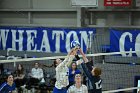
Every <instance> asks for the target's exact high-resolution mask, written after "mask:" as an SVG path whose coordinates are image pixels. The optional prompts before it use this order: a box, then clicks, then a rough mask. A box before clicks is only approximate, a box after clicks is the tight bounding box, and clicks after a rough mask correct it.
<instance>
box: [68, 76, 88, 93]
mask: <svg viewBox="0 0 140 93" xmlns="http://www.w3.org/2000/svg"><path fill="white" fill-rule="evenodd" d="M74 80H75V84H73V85H72V86H70V87H69V88H68V91H67V93H88V88H87V86H86V85H84V84H82V76H81V74H76V75H75V78H74Z"/></svg>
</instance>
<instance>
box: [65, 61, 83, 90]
mask: <svg viewBox="0 0 140 93" xmlns="http://www.w3.org/2000/svg"><path fill="white" fill-rule="evenodd" d="M80 73H81V71H80V70H79V69H78V68H77V65H76V63H75V62H73V63H72V64H71V67H70V68H69V86H71V85H73V84H74V76H75V75H76V74H80ZM69 86H68V88H69Z"/></svg>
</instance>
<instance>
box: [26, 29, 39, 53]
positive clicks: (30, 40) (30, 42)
mask: <svg viewBox="0 0 140 93" xmlns="http://www.w3.org/2000/svg"><path fill="white" fill-rule="evenodd" d="M26 33H27V50H28V51H35V50H37V44H35V42H34V41H35V39H36V38H37V31H36V30H26ZM32 47H33V48H32Z"/></svg>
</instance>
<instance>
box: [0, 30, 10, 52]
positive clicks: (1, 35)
mask: <svg viewBox="0 0 140 93" xmlns="http://www.w3.org/2000/svg"><path fill="white" fill-rule="evenodd" d="M8 32H9V30H6V29H0V44H2V45H0V46H1V47H3V50H5V49H6V42H7V37H8ZM1 42H2V43H1Z"/></svg>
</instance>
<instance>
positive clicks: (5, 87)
mask: <svg viewBox="0 0 140 93" xmlns="http://www.w3.org/2000/svg"><path fill="white" fill-rule="evenodd" d="M0 93H17V92H16V85H15V83H14V79H13V75H11V74H8V75H7V76H6V82H4V83H3V84H2V85H1V86H0Z"/></svg>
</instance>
